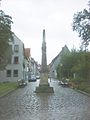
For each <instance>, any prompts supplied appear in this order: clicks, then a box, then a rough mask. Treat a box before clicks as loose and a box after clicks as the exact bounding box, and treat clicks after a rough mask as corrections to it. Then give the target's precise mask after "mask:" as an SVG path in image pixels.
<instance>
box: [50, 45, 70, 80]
mask: <svg viewBox="0 0 90 120" xmlns="http://www.w3.org/2000/svg"><path fill="white" fill-rule="evenodd" d="M69 52H70V51H69V49H68V47H67V46H66V45H65V46H64V47H63V48H62V50H61V51H60V53H59V54H58V55H57V56H56V57H55V58H54V59H53V60H52V62H51V63H50V65H49V71H50V73H49V76H50V77H52V78H57V66H58V65H59V64H60V60H61V57H62V56H63V55H65V54H68V53H69Z"/></svg>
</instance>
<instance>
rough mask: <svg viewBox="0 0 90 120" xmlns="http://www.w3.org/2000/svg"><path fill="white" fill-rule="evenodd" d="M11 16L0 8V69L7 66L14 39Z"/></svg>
mask: <svg viewBox="0 0 90 120" xmlns="http://www.w3.org/2000/svg"><path fill="white" fill-rule="evenodd" d="M11 19H12V18H11V17H10V16H9V15H5V13H4V12H3V11H2V10H0V70H1V69H3V68H5V66H6V64H7V61H8V58H9V57H10V55H11V54H10V53H11V52H10V46H9V42H10V41H11V40H12V39H13V37H12V31H11V23H12V21H11Z"/></svg>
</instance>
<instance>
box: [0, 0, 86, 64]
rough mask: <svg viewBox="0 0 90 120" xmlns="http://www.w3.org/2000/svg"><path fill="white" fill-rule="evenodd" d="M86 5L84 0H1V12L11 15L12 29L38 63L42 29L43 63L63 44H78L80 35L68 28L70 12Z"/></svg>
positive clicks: (56, 52) (77, 46) (70, 45)
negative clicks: (44, 43) (44, 53)
mask: <svg viewBox="0 0 90 120" xmlns="http://www.w3.org/2000/svg"><path fill="white" fill-rule="evenodd" d="M87 7H88V0H2V2H1V7H0V9H2V10H3V11H4V12H5V14H7V15H10V16H12V21H13V24H12V31H13V32H14V33H15V35H16V36H17V37H18V38H19V39H20V40H21V41H22V42H23V43H24V45H25V48H31V57H33V58H34V59H35V61H37V62H38V63H41V47H42V38H43V37H42V36H43V35H42V33H43V29H45V32H46V45H47V63H48V64H49V63H50V62H51V61H52V60H53V59H54V58H55V57H56V56H57V55H58V54H59V53H60V51H61V50H62V47H64V45H67V47H68V48H69V50H71V49H72V48H73V47H74V48H77V49H78V48H79V46H80V38H79V37H78V33H76V32H75V31H73V30H72V22H73V15H74V13H77V12H79V11H82V10H83V9H84V8H87Z"/></svg>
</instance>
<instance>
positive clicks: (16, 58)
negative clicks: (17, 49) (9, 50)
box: [14, 56, 19, 64]
mask: <svg viewBox="0 0 90 120" xmlns="http://www.w3.org/2000/svg"><path fill="white" fill-rule="evenodd" d="M18 63H19V58H18V56H15V57H14V64H18Z"/></svg>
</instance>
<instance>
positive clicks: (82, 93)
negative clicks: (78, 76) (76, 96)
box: [74, 89, 90, 97]
mask: <svg viewBox="0 0 90 120" xmlns="http://www.w3.org/2000/svg"><path fill="white" fill-rule="evenodd" d="M74 90H76V91H77V92H80V93H82V94H84V95H87V96H89V97H90V94H89V93H86V92H84V91H81V90H78V89H74Z"/></svg>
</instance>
